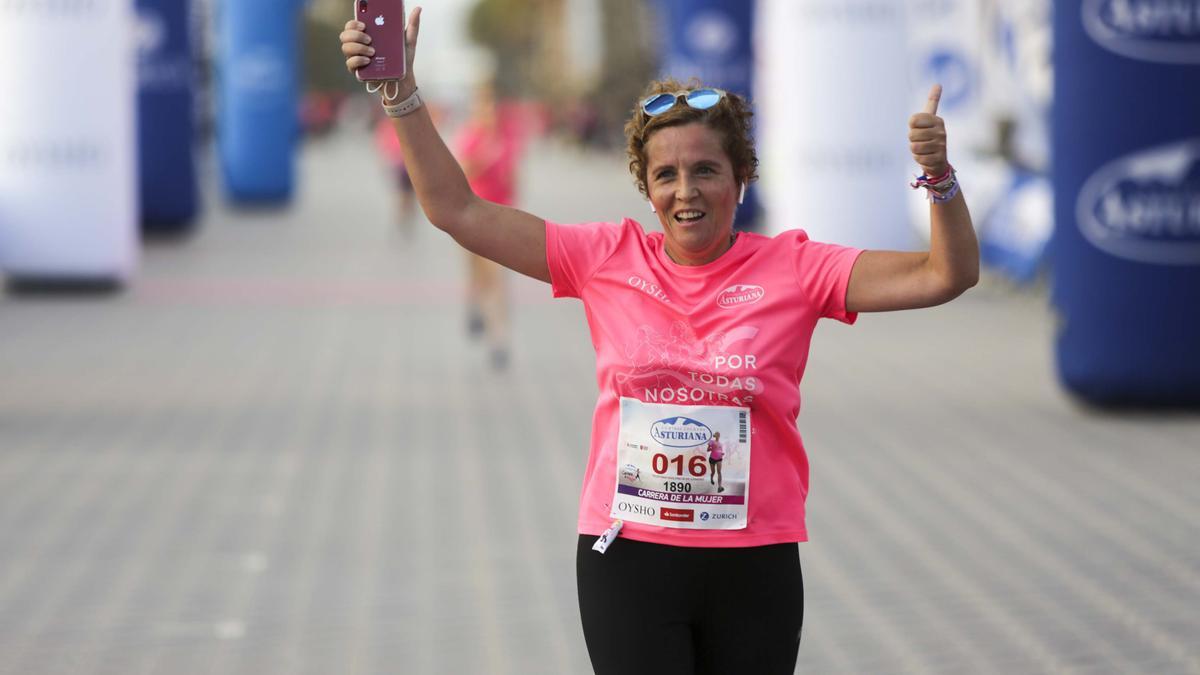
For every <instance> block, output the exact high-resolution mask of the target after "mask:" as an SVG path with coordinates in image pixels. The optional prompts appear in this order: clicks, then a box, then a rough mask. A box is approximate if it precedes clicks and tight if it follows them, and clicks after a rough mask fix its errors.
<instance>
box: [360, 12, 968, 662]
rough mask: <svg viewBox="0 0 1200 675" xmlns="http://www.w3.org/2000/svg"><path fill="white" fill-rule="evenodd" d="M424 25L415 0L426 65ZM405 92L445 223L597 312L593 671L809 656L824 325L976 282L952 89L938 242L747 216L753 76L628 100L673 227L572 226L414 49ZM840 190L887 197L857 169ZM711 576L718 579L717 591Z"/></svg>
mask: <svg viewBox="0 0 1200 675" xmlns="http://www.w3.org/2000/svg"><path fill="white" fill-rule="evenodd" d="M363 28H364V26H363V25H362V24H360V23H358V22H356V21H351V22H349V23H347V25H346V29H345V31H344V32H343V33H342V34H341V41H342V53H343V54H344V55H345V56H346V66H347V68H348V69H350V70H351V71H354V70H356V69H358V68H362V67H363V66H365V65H367V64H368V63H369V62H370V56H371V55H372V54H373V50H372V49H371V47H370V45H369V39H368V38H367V36H366V35H365V34H364V33H363ZM419 30H420V9H419V8H418V9H417V10H414V12H413V14H412V17H411V20H410V22H409V24H408V33H407V45H408V55H407V56H408V59H409V61H408V62H409V64H412V59H413V56H414V55H415V53H416V45H417V36H418V34H419ZM398 88H399V91H398V92H396V94H395V96H394V98H388V99H385V100H384V101H383V105H384V109H385V110H386V111H387V112H388V114H389V115H390V116H392V117H393V128H394V130H395V133H396V136H397V138H398V139H399V141H400V146H401V148H402V150H403V152H404V156H405V158H406V160H407V163H408V167H409V170H410V173H411V175H412V179H413V185H414V186H415V188H416V192H417V198H418V199H419V200H420V202H421V205H422V206H423V207H424V209H425V212H426V214H427V215H428V216H429V220H430V222H432V223H433V224H434V225H435V226H436V227H438V228H440V229H441V230H443V231H445V232H447V233H449V234H450V235H451V236H452V237H454V239H455V240H456V241H458V242H459V243H460V244H461V245H462V246H463V247H464V248H466V249H467V250H469V251H471V252H473V253H475V254H476V255H479V256H482V257H485V258H488V259H490V260H492V261H495V262H496V263H498V264H499V265H502V266H504V267H508V268H509V269H513V270H516V271H517V272H520V273H522V274H525V275H527V276H530V277H532V278H534V279H538V280H540V281H544V282H546V283H548V284H549V285H550V289H551V292H552V293H553V295H554V296H555V297H572V298H579V299H580V300H581V301H582V302H583V305H584V309H585V310H586V314H587V320H588V326H589V329H590V331H591V341H592V346H593V348H594V349H595V354H596V376H597V384H598V386H599V395H598V397H597V401H596V407H595V411H594V415H593V422H592V432H591V444H590V452H589V456H588V462H587V468H586V471H585V473H584V477H583V490H582V492H581V494H580V500H579V518H578V521H577V523H578V525H577V530H578V535H579V536H578V541H577V543H576V546H577V550H576V581H577V592H578V598H579V610H580V617H581V619H582V623H583V633H584V638H585V640H586V642H587V646H588V653H589V656H590V658H591V662H592V667H593V669H594V670H595V671H596V672H597V673H604V674H609V673H612V674H617V673H619V674H621V675H629V674H636V673H654V674H655V675H663V674H665V673H792V672H793V670H794V668H795V664H796V657H797V650H798V648H799V644H800V631H801V626H802V624H803V617H804V584H803V577H802V573H801V569H800V560H799V551H798V547H797V545H796V543H797V542H802V541H806V540H807V539H808V531H807V526H806V524H805V501H806V498H807V496H808V488H809V465H808V454H807V450H806V448H805V446H804V443H803V440H802V439H801V436H800V432H799V430H798V429H797V427H796V421H797V416H798V414H799V410H800V389H799V386H800V382H801V379H802V377H803V374H804V367H805V364H806V363H807V360H808V352H809V346H810V342H811V338H812V335H813V331H814V330H815V329H816V326H817V323H818V321H819V320H821V319H834V320H837V321H841V322H844V323H848V324H852V323H854V322H855V321H856V320H857V318H858V313H859V312H883V311H892V310H902V309H916V308H921V307H931V306H934V305H939V304H942V303H945V302H949V301H950V300H952V299H954V298H955V297H957V296H958V295H960V294H962V293H963V292H965V291H966V290H967V289H968V288H970V287H971V286H973V285H974V284H975V283H976V282H977V280H978V274H979V248H978V244H977V242H976V239H975V232H974V228H973V226H972V223H971V217H970V214H969V212H968V210H967V205H966V201H965V199H964V197H963V196H962V193H961V191H960V189H959V186H958V182H957V178H956V176H955V173H954V171H953V169H952V167H951V166H950V164H949V161H948V160H947V144H946V133H945V125H944V123H943V121H942V120H941V118H939V117H938V116H937V105H938V101H939V99H940V95H941V90H940V87H934V89H933V90H931V92H930V96H929V100H928V101H927V103H926V105H925V108H924V110H922V111H921V112H918V113H916V114H914V115H913V116H912V117H911V118H910V119H909V131H908V142H909V144H910V149H911V151H912V155H913V159H914V160H915V162H916V164H917V165H918V166H919V167H920V168H921V170H922V171H923V172H924V175H923V176H921V177H920V178H919V179H918V180H917V182H916V184H915V185H914V187H918V188H922V189H925V190H927V193H928V195H929V197H930V201H931V203H930V209H929V213H930V221H931V238H930V249H929V250H928V251H920V252H900V251H864V250H861V249H857V248H853V247H847V246H840V245H837V244H831V243H823V242H815V241H812V240H810V239H809V238H808V235H807V234H806V233H805V232H804V231H803V230H801V229H789V230H786V231H784V232H783V233H782V234H779V235H778V236H775V237H766V236H763V235H759V234H755V233H750V232H740V233H739V232H735V231H734V229H733V219H734V214H735V212H736V210H737V207H738V204H739V203H740V200H741V195H742V194H743V193H744V191H745V188H746V185H747V184H748V183H749V182H750V181H753V180H756V179H757V169H758V159H757V156H756V153H755V149H754V143H753V139H752V138H751V137H750V127H751V125H750V119H751V116H752V112H751V109H750V104H749V102H748V101H746V100H745V99H743V98H742V97H740V96H737V95H736V94H732V93H728V92H724V91H721V90H719V89H714V88H711V87H706V86H704V85H702V84H700V83H688V84H684V83H680V82H677V81H674V80H662V81H657V82H652V83H651V84H650V85H649V87H648V88H647V90H646V92H645V94H644V96H643V98H642V99H641V100H639V101H637V102H635V103H634V105H633V106H632V111H631V115H630V118H629V121H628V122H627V124H626V127H625V136H626V143H627V148H626V150H627V154H628V156H629V160H630V162H629V168H630V172H631V173H632V174H633V180H634V184H635V185H636V187H637V189H638V190H639V192H641V194H642V195H644V196H645V197H646V199H647V201H648V202H649V203H648V209H647V210H648V211H649V212H650V213H652V214H653V216H652V217H653V218H654V219H655V220H656V221H657V222H656V225H658V227H659V228H661V231H653V232H649V233H647V232H646V230H645V228H643V227H642V225H641V224H640V223H638V222H637V221H635V220H633V219H631V218H623V219H621V220H619V221H607V222H603V221H602V222H593V223H581V224H573V225H565V224H560V223H555V222H552V221H548V220H545V219H543V218H539V217H537V216H534V215H532V214H529V213H526V212H524V211H521V210H519V209H515V208H512V207H509V206H505V205H503V204H500V203H497V202H495V201H492V200H489V199H486V198H484V197H483V196H482V195H479V194H476V191H475V190H476V189H478V186H477V183H476V182H475V181H473V180H471V179H470V176H471V173H472V172H471V171H470V170H468V171H466V172H464V170H463V168H462V167H460V166H459V164H458V163H457V162H456V161H455V159H454V157H453V156H452V155H451V154H450V152H449V151H448V150H447V148H446V145H445V144H444V143H443V141H442V139H441V137H440V136H439V134H438V132H437V129H436V128H435V127H434V125H433V122H432V120H431V119H430V117H429V114H428V112H427V111H426V110H425V108H424V107H423V105H422V103H421V98H420V94H419V92H418V89H417V83H416V77H415V74H414V70H413V69H412V68H411V67H410V68H409V70H408V74H407V75H406V76H405V78H404V79H403V80H402V81H400V82H399V87H398ZM821 93H822V92H813V96H812V105H814V106H819V105H820V104H821V97H820V95H821ZM897 140H899V139H897ZM831 161H832V160H831ZM583 187H586V186H583ZM473 188H475V189H473ZM828 198H829V199H835V200H850V199H870V198H871V195H864V194H857V193H855V192H854V187H853V186H852V185H847V186H846V190H845V193H844V194H832V195H829V197H828ZM780 215H781V216H782V217H786V215H787V214H780ZM896 215H897V217H896V221H897V222H896V226H897V227H906V223H905V221H906V219H905V215H904V214H902V213H898V214H896ZM714 441H715V442H716V445H714V446H712V449H711V450H710V451H708V452H707V453H706V450H707V449H708V448H709V447H710V446H709V443H710V442H714ZM554 450H555V451H558V450H560V449H558V448H555V449H554ZM718 453H719V464H720V465H721V468H720V470H718V469H717V467H716V466H715V465H716V464H717V463H718V462H717V461H716V460H717V459H718ZM706 454H707V455H708V457H707V458H706V456H705V455H706ZM714 472H715V473H716V476H714V475H713V474H714ZM716 478H720V479H721V481H722V485H721V488H723V489H721V490H717V491H715V492H714V491H713V490H712V489H711V488H710V486H711V485H713V484H715V480H716ZM705 480H708V481H710V486H705V485H704V484H703V483H704V481H705ZM751 487H753V489H751ZM714 578H720V579H721V580H722V589H723V590H722V592H721V593H709V592H706V589H708V588H710V587H711V584H712V581H713V579H714Z"/></svg>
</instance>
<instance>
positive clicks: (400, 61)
mask: <svg viewBox="0 0 1200 675" xmlns="http://www.w3.org/2000/svg"><path fill="white" fill-rule="evenodd" d="M354 18H355V19H357V20H359V21H361V22H362V23H363V24H364V25H365V26H366V27H367V28H366V30H365V31H364V32H365V33H366V34H367V35H370V36H371V46H372V47H374V48H375V56H373V57H371V63H369V64H368V65H365V66H363V67H362V68H359V69H358V70H357V71H356V72H355V73H354V74H355V76H356V77H358V80H359V81H360V82H365V81H367V80H400V79H404V74H405V71H406V67H405V63H404V61H405V58H404V21H405V16H404V0H354Z"/></svg>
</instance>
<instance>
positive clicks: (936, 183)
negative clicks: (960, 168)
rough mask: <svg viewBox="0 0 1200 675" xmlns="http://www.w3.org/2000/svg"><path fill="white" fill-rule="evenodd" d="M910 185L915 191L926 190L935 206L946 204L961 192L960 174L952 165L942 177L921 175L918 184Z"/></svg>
mask: <svg viewBox="0 0 1200 675" xmlns="http://www.w3.org/2000/svg"><path fill="white" fill-rule="evenodd" d="M909 185H910V186H911V187H912V189H914V190H916V189H917V188H925V191H926V193H927V196H928V197H929V201H931V202H933V203H935V204H944V203H946V202H948V201H950V200H951V199H954V197H955V196H956V195H957V194H958V191H959V188H958V174H957V173H956V172H955V171H954V167H953V166H952V165H950V164H947V165H946V172H945V173H943V174H942V175H940V176H936V177H934V178H930V177H929V176H925V175H921V176H918V177H917V180H916V182H914V183H909Z"/></svg>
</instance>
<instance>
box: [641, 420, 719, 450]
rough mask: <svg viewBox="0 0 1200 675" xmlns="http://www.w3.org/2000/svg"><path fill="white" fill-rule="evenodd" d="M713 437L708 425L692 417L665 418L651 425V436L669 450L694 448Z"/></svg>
mask: <svg viewBox="0 0 1200 675" xmlns="http://www.w3.org/2000/svg"><path fill="white" fill-rule="evenodd" d="M712 435H713V434H712V429H709V428H708V425H707V424H705V423H703V422H699V421H696V420H694V419H692V418H690V417H664V418H663V419H661V420H659V421H657V422H655V423H654V424H651V425H650V436H651V437H652V438H653V439H654V440H656V441H658V442H659V444H661V445H665V446H667V447H668V448H694V447H696V446H698V445H704V444H705V443H707V442H708V439H710V438H712Z"/></svg>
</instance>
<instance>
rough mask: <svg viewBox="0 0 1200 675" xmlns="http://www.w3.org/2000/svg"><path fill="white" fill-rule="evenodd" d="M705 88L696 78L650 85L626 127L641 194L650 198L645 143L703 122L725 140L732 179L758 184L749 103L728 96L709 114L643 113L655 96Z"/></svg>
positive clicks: (683, 109)
mask: <svg viewBox="0 0 1200 675" xmlns="http://www.w3.org/2000/svg"><path fill="white" fill-rule="evenodd" d="M704 87H705V85H704V84H702V83H701V82H700V81H699V80H697V79H696V78H692V79H690V80H688V81H687V83H686V84H684V83H682V82H680V81H679V80H676V79H674V78H669V77H668V78H664V79H662V80H656V81H654V82H651V83H650V85H649V86H648V87H647V88H646V91H645V92H644V93H643V94H642V96H641V97H640V98H638V100H637V102H636V103H635V104H634V106H633V115H631V116H630V118H629V121H628V122H626V123H625V143H626V145H625V153H626V154H627V155H628V156H629V173H631V174H633V180H634V182H635V183H636V184H637V188H638V191H639V192H641V193H642V195H643V196H645V197H646V198H649V196H650V193H649V192H648V190H647V188H646V170H647V166H646V161H647V158H646V141H648V140H650V136H651V135H653V134H654V132H655V131H658V130H659V129H663V128H666V127H672V126H678V125H682V124H690V123H692V122H703V123H704V124H707V125H708V127H709V128H710V129H713V130H714V131H717V132H719V133H720V134H721V136H722V137H723V139H724V140H723V142H722V144H721V145H722V147H724V149H725V154H726V155H727V156H728V157H729V163H730V164H732V165H733V175H734V177H735V178H736V179H737V181H738V182H739V183H749V182H750V181H753V180H758V154H757V153H756V152H755V151H754V138H753V137H752V136H751V135H750V118H751V117H752V116H753V115H754V113H753V112H752V111H751V110H750V103H749V102H748V101H747V100H746V99H744V98H742V97H741V96H738V95H737V94H734V93H732V92H728V93H726V94H725V96H724V97H723V98H722V99H721V101H720V102H719V103H717V105H715V106H713V107H711V108H709V109H708V110H697V109H695V108H693V107H691V106H689V105H676V106H675V107H674V108H671V109H670V110H668V111H666V112H664V113H662V114H661V115H655V116H654V117H651V116H649V115H647V114H646V113H644V112H643V111H642V101H645V100H646V99H648V98H650V97H651V96H654V95H655V94H670V93H673V92H677V91H691V90H693V89H702V88H704Z"/></svg>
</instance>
